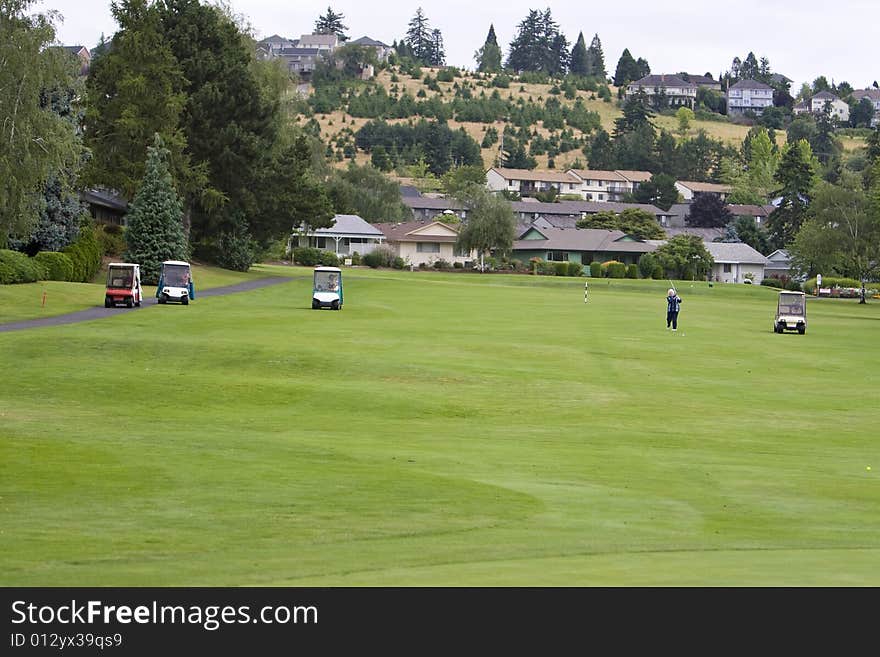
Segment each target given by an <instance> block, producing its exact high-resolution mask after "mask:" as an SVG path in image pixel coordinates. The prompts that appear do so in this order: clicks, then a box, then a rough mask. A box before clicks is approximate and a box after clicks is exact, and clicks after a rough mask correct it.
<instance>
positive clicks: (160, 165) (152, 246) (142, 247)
mask: <svg viewBox="0 0 880 657" xmlns="http://www.w3.org/2000/svg"><path fill="white" fill-rule="evenodd" d="M169 156H170V152H169V151H168V149H167V148H165V145H164V142H163V140H162V137H161V136H160V135H159V133H156V134H155V135H154V139H153V145H152V146H150V147H148V148H147V162H146V166H145V170H144V179H143V182H142V184H141V186H140V189H138V191H137V193H136V194H135V197H134V200H133V201H132V202H131V204H130V205H129V206H128V213H127V215H126V220H127V224H128V225H127V228H126V231H125V241H126V244H127V247H128V248H127V250H126V253H125V258H126V260H127V261H128V262H137V263H139V264H140V266H141V275H142V277H143V282H144V283H150V284H155V283H157V282H158V281H159V273H160V270H161V268H162V262H164V261H165V260H186V259H187V257H188V254H187V251H188V249H187V244H186V237H185V236H184V233H183V224H182V219H183V206H182V204H181V202H180V198H179V197H178V195H177V191H176V189H175V188H174V181H173V180H172V178H171V172H170V170H169V167H168V158H169Z"/></svg>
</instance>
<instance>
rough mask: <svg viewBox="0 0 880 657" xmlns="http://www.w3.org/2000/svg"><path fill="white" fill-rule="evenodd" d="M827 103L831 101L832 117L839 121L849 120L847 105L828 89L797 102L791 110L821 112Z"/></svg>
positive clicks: (798, 112) (803, 112)
mask: <svg viewBox="0 0 880 657" xmlns="http://www.w3.org/2000/svg"><path fill="white" fill-rule="evenodd" d="M828 103H831V116H832V117H834V118H835V119H837V120H838V121H840V122H841V123H845V122H846V121H849V105H848V104H847V103H845V102H843V101H842V100H840V98H838V97H837V96H835V95H834V94H832V93H830V92H828V91H820V92H819V93H817V94H816V95H815V96H813V97H812V98H809V99H806V100H804V101H802V102H800V103H798V104H797V105H795V106H794V108H792V111H793V112H794V113H795V114H805V113H806V112H812V113H813V114H821V113H822V112H824V111H825V106H826V105H827V104H828Z"/></svg>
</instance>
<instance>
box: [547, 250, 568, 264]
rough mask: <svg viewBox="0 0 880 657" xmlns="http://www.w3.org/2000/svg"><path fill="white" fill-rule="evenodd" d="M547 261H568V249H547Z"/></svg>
mask: <svg viewBox="0 0 880 657" xmlns="http://www.w3.org/2000/svg"><path fill="white" fill-rule="evenodd" d="M547 262H568V253H567V252H566V251H547Z"/></svg>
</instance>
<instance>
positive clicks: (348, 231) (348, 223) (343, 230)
mask: <svg viewBox="0 0 880 657" xmlns="http://www.w3.org/2000/svg"><path fill="white" fill-rule="evenodd" d="M310 234H312V235H316V236H318V237H322V236H328V237H329V236H339V235H359V236H362V237H384V233H383V232H382V231H381V230H379V229H378V228H376V227H375V226H374V225H372V224H370V223H367V222H366V221H364V220H363V219H361V218H360V217H359V216H357V215H356V214H337V215H336V216H335V217H333V226H331V227H330V228H318V229H316V230H314V231H312V233H310Z"/></svg>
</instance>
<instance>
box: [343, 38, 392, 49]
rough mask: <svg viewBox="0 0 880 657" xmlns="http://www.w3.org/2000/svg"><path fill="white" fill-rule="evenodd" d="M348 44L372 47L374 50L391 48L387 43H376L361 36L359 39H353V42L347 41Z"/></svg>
mask: <svg viewBox="0 0 880 657" xmlns="http://www.w3.org/2000/svg"><path fill="white" fill-rule="evenodd" d="M348 43H349V45H352V46H373V47H374V48H390V47H391V46H389V45H388V44H387V43H382V42H381V41H376V40H375V39H371V38H370V37H366V36H362V37H361V38H360V39H355V40H354V41H349V42H348Z"/></svg>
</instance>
